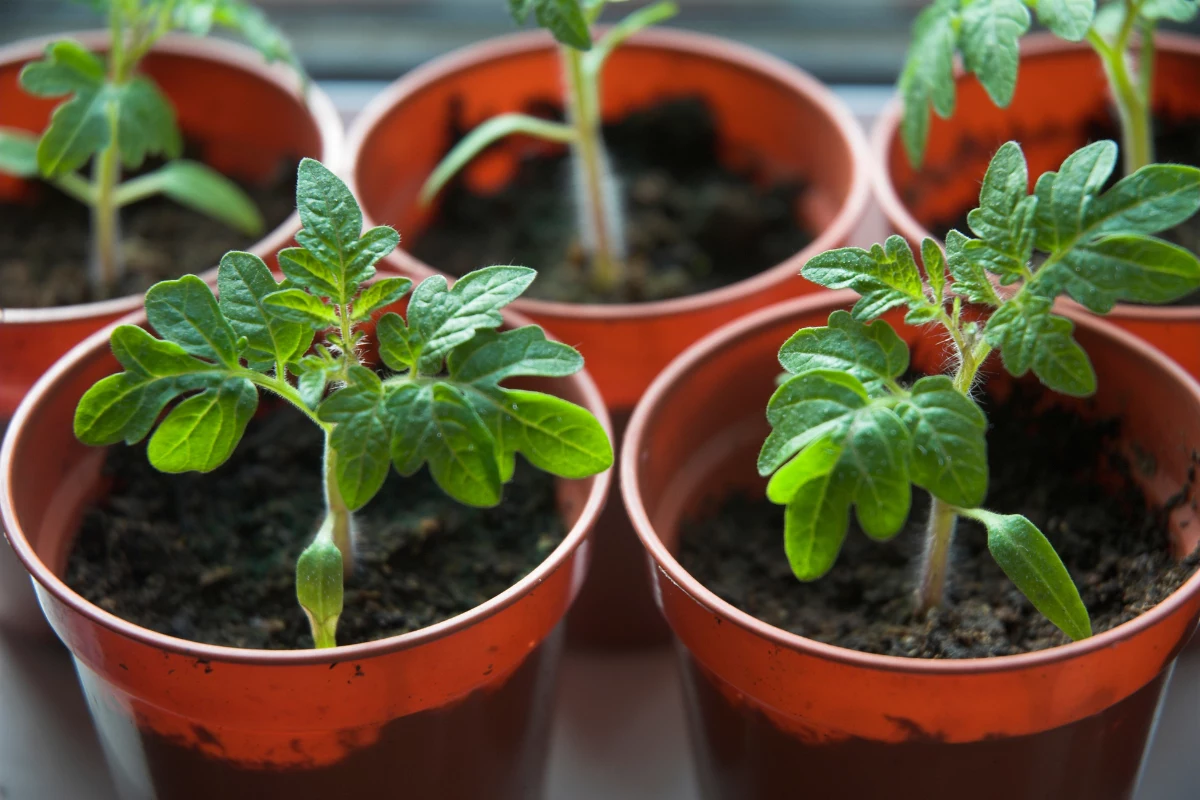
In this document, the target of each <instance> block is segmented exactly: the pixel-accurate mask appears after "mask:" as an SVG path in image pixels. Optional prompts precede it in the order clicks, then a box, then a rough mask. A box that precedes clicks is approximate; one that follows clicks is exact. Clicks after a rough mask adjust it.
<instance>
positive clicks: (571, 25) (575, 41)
mask: <svg viewBox="0 0 1200 800" xmlns="http://www.w3.org/2000/svg"><path fill="white" fill-rule="evenodd" d="M508 7H509V11H510V12H511V13H512V16H513V19H514V20H516V21H517V23H518V24H524V23H525V21H526V20H527V19H529V15H530V13H531V12H532V14H533V16H534V19H536V20H537V24H538V25H540V26H541V27H543V28H545V29H546V30H548V31H550V33H551V34H552V35H553V36H554V38H555V39H557V40H558V41H559V42H561V43H562V44H565V45H567V46H568V47H573V48H575V49H576V50H588V49H590V48H591V46H592V35H591V32H590V31H589V30H588V21H587V14H586V13H585V12H584V8H583V5H582V3H581V2H580V0H508Z"/></svg>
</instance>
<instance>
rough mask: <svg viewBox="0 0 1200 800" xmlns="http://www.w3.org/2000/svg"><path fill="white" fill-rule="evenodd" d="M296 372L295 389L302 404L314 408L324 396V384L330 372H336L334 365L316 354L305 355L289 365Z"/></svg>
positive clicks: (329, 376) (327, 380)
mask: <svg viewBox="0 0 1200 800" xmlns="http://www.w3.org/2000/svg"><path fill="white" fill-rule="evenodd" d="M290 366H291V369H292V371H293V372H295V373H296V389H297V390H298V391H299V392H300V399H301V400H303V401H304V405H306V406H308V407H309V408H313V409H315V408H316V407H317V406H319V405H320V404H321V401H322V400H323V399H324V398H325V385H326V384H327V383H328V382H329V380H330V378H331V377H332V376H331V373H337V372H338V370H337V369H336V366H335V365H331V364H328V363H326V362H325V361H324V359H321V358H320V357H318V356H305V357H304V358H302V359H300V360H299V361H295V362H292V364H291V365H290Z"/></svg>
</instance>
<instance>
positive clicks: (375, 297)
mask: <svg viewBox="0 0 1200 800" xmlns="http://www.w3.org/2000/svg"><path fill="white" fill-rule="evenodd" d="M411 288H412V281H411V280H409V279H408V278H383V279H381V280H377V281H375V282H374V283H372V284H371V285H370V286H368V287H367V288H366V290H365V291H364V292H363V293H362V294H361V295H359V296H358V299H357V300H355V301H354V314H353V316H352V317H351V321H353V322H356V323H357V322H364V321H366V320H368V319H370V318H371V315H372V314H374V313H375V312H376V311H379V310H380V309H383V308H386V307H387V306H390V305H391V304H392V303H395V302H396V301H397V300H399V299H400V298H401V297H404V295H406V294H408V290H409V289H411Z"/></svg>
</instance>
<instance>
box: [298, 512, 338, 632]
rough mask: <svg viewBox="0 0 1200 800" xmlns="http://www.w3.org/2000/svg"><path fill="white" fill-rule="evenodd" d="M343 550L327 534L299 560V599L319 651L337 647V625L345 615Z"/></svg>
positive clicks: (313, 544)
mask: <svg viewBox="0 0 1200 800" xmlns="http://www.w3.org/2000/svg"><path fill="white" fill-rule="evenodd" d="M344 593H345V587H344V585H343V566H342V551H341V550H339V549H338V548H337V546H336V545H335V544H334V543H333V542H332V541H331V540H330V539H329V537H328V535H324V536H318V537H317V538H316V540H315V541H314V542H313V543H312V544H310V545H309V546H308V547H306V548H305V549H304V552H303V553H301V554H300V557H299V558H298V559H296V599H297V600H298V601H299V602H300V607H301V608H303V609H304V613H305V615H306V616H307V617H308V621H309V624H310V625H311V627H312V632H313V645H314V646H315V647H317V648H319V649H320V648H326V647H336V646H337V623H338V617H340V616H341V614H342V604H343V602H344V600H345V598H344Z"/></svg>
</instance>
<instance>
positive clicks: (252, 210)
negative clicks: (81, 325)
mask: <svg viewBox="0 0 1200 800" xmlns="http://www.w3.org/2000/svg"><path fill="white" fill-rule="evenodd" d="M90 4H91V5H93V6H94V7H96V8H97V10H101V11H104V12H106V13H107V16H108V27H109V32H110V36H111V46H110V48H109V51H108V53H107V55H106V56H104V57H103V58H102V57H101V56H99V55H96V54H95V53H92V52H89V51H88V50H87V49H86V48H85V47H84V46H83V45H81V44H79V43H78V42H74V41H72V40H70V39H62V40H59V41H56V42H53V43H51V44H50V45H48V46H47V47H46V52H45V56H44V57H43V59H42V60H40V61H34V62H31V63H30V64H27V65H26V66H25V68H24V69H23V70H22V71H21V88H22V89H24V90H25V91H26V92H28V93H29V94H31V95H35V96H37V97H65V98H66V99H65V100H64V101H63V102H62V103H60V104H59V106H58V107H57V108H55V109H54V113H53V114H52V115H51V117H50V124H49V125H48V126H47V127H46V130H45V131H43V132H42V135H41V136H40V137H37V136H33V135H32V134H29V133H27V132H25V131H22V130H17V129H13V128H0V173H6V174H9V175H13V176H16V177H19V178H35V177H41V178H43V179H44V180H46V181H47V182H49V183H51V184H53V185H54V186H56V187H57V188H59V189H61V190H62V191H63V192H64V193H66V194H68V195H70V196H71V197H73V198H75V199H76V200H79V201H80V202H81V203H84V204H85V205H87V206H88V207H90V209H91V216H92V259H91V264H90V268H89V272H88V278H89V281H90V283H91V287H92V293H93V295H94V296H96V297H107V296H109V295H110V294H111V293H112V292H113V291H115V289H116V287H117V285H118V283H119V281H120V280H121V277H122V275H123V274H124V265H123V263H122V259H121V246H120V241H119V240H120V225H119V221H120V220H119V212H120V209H121V208H122V207H124V206H127V205H129V204H130V203H135V202H137V201H139V200H144V199H146V198H147V197H151V196H154V195H159V194H161V195H166V196H167V197H169V198H171V199H172V200H174V201H175V202H177V203H180V204H182V205H184V206H187V207H189V208H191V209H194V210H196V211H199V212H200V213H202V214H206V215H207V216H210V217H212V218H213V219H216V220H219V221H221V222H223V223H225V224H226V225H228V226H230V227H231V228H236V229H237V230H239V231H242V232H243V233H245V234H247V235H250V236H257V235H259V234H260V233H261V232H262V229H263V220H262V216H261V215H260V214H259V212H258V209H257V208H256V207H255V205H254V201H253V200H251V199H250V198H249V197H247V196H246V194H245V193H244V192H243V191H242V190H241V189H240V188H238V186H237V185H236V184H235V183H233V182H232V181H230V180H229V179H228V178H226V177H225V176H223V175H221V174H220V173H218V172H215V171H214V170H212V169H210V168H208V167H207V166H205V165H203V164H200V163H197V162H195V161H188V160H183V159H180V158H179V155H180V153H181V152H182V150H183V139H182V137H181V135H180V132H179V127H178V125H177V124H176V121H175V110H174V109H173V108H172V107H171V103H170V101H169V100H168V99H167V97H166V96H165V95H164V94H163V93H162V91H161V90H160V89H159V88H158V87H157V86H156V85H155V84H154V81H152V80H151V79H150V78H149V77H147V76H146V75H143V74H140V73H139V72H138V65H139V64H140V63H141V61H142V59H143V58H144V57H145V56H146V54H147V53H149V52H150V50H151V49H152V48H153V47H154V45H155V43H156V42H157V41H158V40H159V39H160V38H162V37H163V36H164V35H165V34H167V33H169V32H171V31H175V30H183V31H187V32H189V33H193V34H196V35H199V36H203V35H205V34H207V33H208V32H209V31H210V30H211V29H212V28H213V27H214V26H222V27H227V28H231V29H233V30H237V31H239V32H240V33H241V34H242V35H243V36H245V37H246V39H247V40H248V41H249V42H250V43H251V44H253V45H254V46H255V47H256V48H257V49H258V50H259V51H260V52H262V54H263V55H264V56H265V57H266V58H267V59H268V60H272V61H274V60H283V61H286V62H288V63H289V64H291V65H292V66H293V67H295V68H296V69H297V71H299V72H300V73H301V74H302V75H303V71H302V70H301V69H300V66H299V64H298V62H297V61H296V58H295V56H294V55H293V54H292V51H291V47H290V46H289V45H288V43H287V40H286V39H284V38H283V35H282V34H280V33H279V31H278V30H276V29H275V28H274V27H273V26H271V24H270V23H269V22H268V21H267V19H266V17H265V16H263V14H262V12H260V11H258V9H256V8H254V7H252V6H249V5H247V4H245V3H243V2H240V0H90ZM147 156H162V157H164V158H166V159H168V162H167V163H166V164H165V165H163V166H162V167H160V168H158V169H157V170H154V171H153V172H149V173H146V174H144V175H140V176H138V177H136V178H133V179H131V180H128V181H125V182H122V181H121V170H122V168H124V169H138V168H139V167H141V166H142V164H143V163H144V162H145V160H146V157H147ZM89 161H90V162H91V169H92V176H91V179H90V180H89V179H88V178H86V177H84V176H83V175H81V174H80V172H79V170H80V169H81V168H82V167H84V166H85V165H86V164H87V163H88V162H89Z"/></svg>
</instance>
